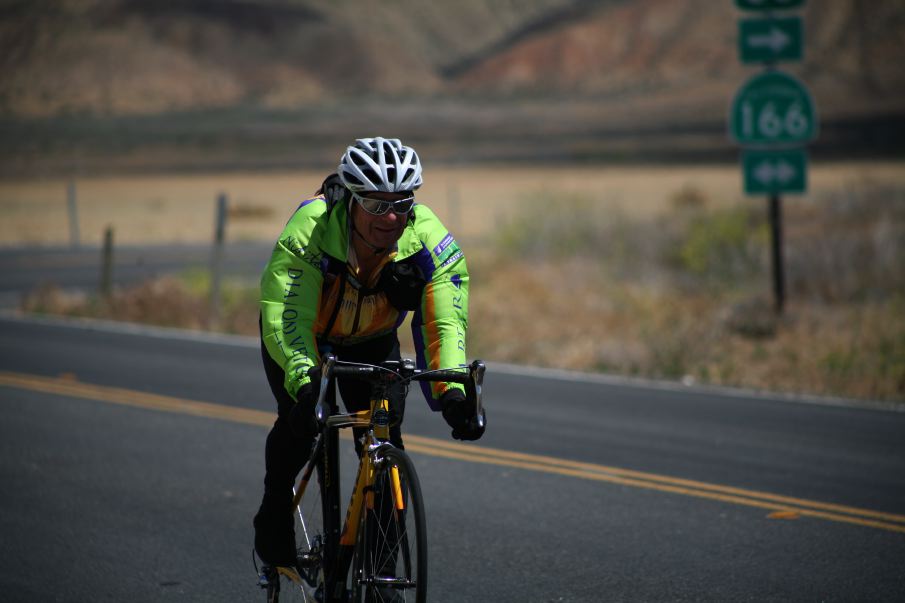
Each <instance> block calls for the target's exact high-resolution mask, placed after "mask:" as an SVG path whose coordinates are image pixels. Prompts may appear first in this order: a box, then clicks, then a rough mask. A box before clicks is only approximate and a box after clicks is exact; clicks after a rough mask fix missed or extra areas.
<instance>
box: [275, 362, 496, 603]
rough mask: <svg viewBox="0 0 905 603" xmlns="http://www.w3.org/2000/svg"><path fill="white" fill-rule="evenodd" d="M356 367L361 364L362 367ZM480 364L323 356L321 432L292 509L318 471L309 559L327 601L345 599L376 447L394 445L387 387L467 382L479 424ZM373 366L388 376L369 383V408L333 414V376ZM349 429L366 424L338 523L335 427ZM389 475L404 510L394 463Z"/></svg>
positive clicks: (370, 492)
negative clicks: (436, 366)
mask: <svg viewBox="0 0 905 603" xmlns="http://www.w3.org/2000/svg"><path fill="white" fill-rule="evenodd" d="M361 367H366V368H364V369H362V368H361ZM466 368H467V369H468V373H463V372H461V371H462V369H466ZM484 368H485V367H484V364H483V362H481V361H477V360H476V361H475V362H473V363H472V365H470V366H469V367H464V366H463V367H461V368H460V369H458V370H456V369H449V370H431V371H424V370H418V369H416V368H415V366H414V363H413V362H412V361H410V360H403V361H400V362H399V364H398V366H397V367H396V370H388V369H386V368H380V367H374V366H370V367H369V368H368V365H358V368H355V367H354V366H340V367H337V366H336V359H335V357H333V356H332V355H327V356H325V358H324V363H323V365H322V367H321V387H320V396H319V398H318V401H317V404H316V406H315V415H316V417H317V420H318V423H319V424H320V425H321V431H320V434H319V435H318V436H317V439H316V440H315V443H314V448H313V450H312V453H311V456H310V458H309V460H308V462H307V463H306V465H305V467H304V468H303V471H302V475H301V478H300V479H299V482H298V487H297V488H296V489H295V497H294V499H293V508H294V509H297V508H298V507H299V504H300V502H301V500H302V497H303V496H304V493H305V490H306V489H307V486H308V484H309V482H310V480H311V478H312V476H313V475H314V472H315V471H317V472H318V476H317V479H319V480H320V483H321V498H322V504H323V508H322V516H323V537H324V541H323V542H322V543H321V548H320V550H319V551H318V553H311V554H312V556H313V555H319V556H320V558H319V559H316V558H314V557H312V558H310V559H309V560H311V561H315V562H319V563H320V564H322V567H323V572H324V576H323V580H324V597H325V601H326V602H328V603H329V602H332V601H345V600H347V595H348V591H347V588H346V581H347V578H348V576H349V573H350V572H349V570H350V568H351V565H352V561H353V557H354V554H355V550H356V545H357V542H358V532H359V530H360V528H361V526H362V523H363V521H362V520H363V517H364V514H365V512H366V511H371V510H373V509H374V506H375V502H374V484H375V480H376V475H377V472H378V469H379V465H380V463H381V456H382V455H381V451H382V450H383V451H386V450H388V449H392V448H393V445H392V444H391V443H390V442H389V438H390V434H389V431H390V429H389V423H390V416H389V411H390V408H389V401H388V392H389V388H390V386H391V385H393V384H395V383H400V384H403V385H405V384H407V383H409V382H411V381H413V380H421V381H436V380H445V381H453V382H457V383H463V384H466V387H472V388H473V389H472V391H473V392H474V393H475V394H476V408H477V415H476V419H477V421H478V423H479V424H483V421H484V413H483V411H482V407H481V393H482V392H481V389H482V382H483V375H484ZM374 369H379V370H381V371H386V373H388V374H391V375H393V377H392V378H386V377H385V378H384V379H383V380H381V379H380V378H379V377H378V378H377V380H375V381H373V383H374V384H375V386H374V389H373V392H372V396H371V401H370V408H369V410H367V411H359V412H354V413H348V414H341V413H338V412H337V404H336V387H335V377H336V376H337V375H340V376H343V375H344V376H346V377H352V378H356V377H358V378H362V377H363V376H364V375H365V373H369V374H370V375H373V374H374V373H373V370H374ZM348 427H360V428H366V431H365V436H364V438H363V441H362V443H361V448H360V454H359V463H358V475H357V477H356V479H355V486H354V489H353V490H352V493H351V496H350V499H349V505H348V508H347V511H346V517H345V519H344V520H343V521H340V511H341V507H340V489H339V484H340V483H341V482H340V464H339V430H340V429H344V428H348ZM389 476H390V477H389V479H390V482H389V486H390V487H391V488H393V491H394V495H395V496H394V497H393V500H394V501H395V502H394V504H395V505H396V507H395V508H396V510H397V511H405V510H406V506H407V503H406V501H405V497H404V496H403V494H402V491H403V486H402V480H401V478H400V475H399V473H398V471H397V469H396V468H395V466H393V467H390V472H389ZM299 516H300V517H301V518H302V523H303V529H304V530H306V538H307V527H306V526H304V517H302V516H301V513H299ZM422 521H423V520H422ZM289 571H291V570H289ZM287 575H289V576H290V578H291V579H293V580H296V581H300V580H301V578H300V577H299V576H298V575H297V574H296V575H295V576H294V577H293V576H292V575H291V574H287Z"/></svg>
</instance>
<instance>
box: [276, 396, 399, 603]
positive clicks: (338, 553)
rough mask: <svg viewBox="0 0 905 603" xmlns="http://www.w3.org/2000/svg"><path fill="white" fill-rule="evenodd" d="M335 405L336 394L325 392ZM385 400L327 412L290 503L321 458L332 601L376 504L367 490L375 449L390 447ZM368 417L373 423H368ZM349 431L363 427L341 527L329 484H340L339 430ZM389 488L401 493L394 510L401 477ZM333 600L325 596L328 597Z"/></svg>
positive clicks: (341, 592) (342, 587)
mask: <svg viewBox="0 0 905 603" xmlns="http://www.w3.org/2000/svg"><path fill="white" fill-rule="evenodd" d="M328 396H330V397H331V398H332V399H331V400H330V402H331V404H335V391H333V390H331V391H330V392H329V393H328ZM388 413H389V401H388V400H387V399H386V398H385V397H382V398H375V399H372V400H371V409H370V410H365V411H359V412H355V413H350V414H331V415H330V416H329V417H328V418H327V421H326V424H325V425H324V427H323V429H322V431H321V434H320V436H319V438H318V440H317V443H316V444H315V446H314V450H313V452H312V454H311V458H310V459H309V460H308V463H307V464H306V466H305V468H304V470H303V471H302V476H301V478H300V479H299V483H298V486H297V487H296V493H295V497H294V499H293V508H298V505H299V503H300V502H301V499H302V497H303V496H304V493H305V490H306V488H307V486H308V483H309V481H310V480H311V477H312V476H313V475H314V472H315V470H316V469H317V465H318V463H319V462H320V461H321V458H322V459H323V476H322V477H321V478H320V479H322V480H323V486H322V490H323V492H324V493H325V497H326V499H327V501H326V508H325V509H324V532H325V536H326V541H325V542H324V543H323V546H324V559H333V560H335V563H334V564H333V567H332V568H326V570H327V571H326V572H325V576H324V582H325V585H324V586H325V591H326V592H327V593H332V598H337V599H338V598H342V597H343V596H344V594H345V593H344V590H345V577H346V576H347V575H348V573H349V568H350V566H351V563H352V555H353V551H354V547H355V543H356V538H357V537H358V529H359V527H360V525H361V518H362V513H363V512H364V511H365V510H366V509H372V508H373V506H374V495H373V493H372V492H369V490H370V489H371V488H372V486H373V485H374V479H375V466H374V463H375V458H376V457H377V456H378V455H379V449H380V448H381V447H384V446H392V444H390V443H389V437H390V434H389V422H388V420H385V419H388ZM372 419H374V420H373V421H372ZM347 427H367V428H368V431H367V432H366V433H365V438H364V442H363V444H362V452H361V455H360V457H359V463H358V476H357V477H356V480H355V487H354V489H353V490H352V493H351V495H350V499H349V505H348V508H347V510H346V517H345V520H344V521H343V522H342V523H340V506H339V493H338V488H333V487H332V484H339V483H340V482H339V430H340V429H343V428H347ZM391 479H392V486H393V488H394V489H395V490H396V491H397V493H399V497H397V500H399V501H400V504H399V505H397V509H398V510H400V511H401V510H403V507H402V506H401V490H402V487H401V484H400V480H399V474H398V473H397V472H396V471H395V470H394V471H392V472H391ZM327 600H328V601H329V600H332V599H331V598H329V597H328V599H327Z"/></svg>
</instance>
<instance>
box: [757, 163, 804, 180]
mask: <svg viewBox="0 0 905 603" xmlns="http://www.w3.org/2000/svg"><path fill="white" fill-rule="evenodd" d="M796 175H798V171H797V170H796V169H795V166H794V165H792V164H791V163H788V162H787V161H785V160H784V159H778V160H776V162H775V163H774V162H772V161H770V160H769V159H764V160H763V161H761V162H760V164H758V165H757V166H756V167H755V168H754V177H755V178H756V179H757V181H758V182H760V183H761V184H762V185H764V186H772V185H774V184H778V185H780V186H782V185H784V184H786V183H788V182H790V181H791V180H792V178H794V177H795V176H796Z"/></svg>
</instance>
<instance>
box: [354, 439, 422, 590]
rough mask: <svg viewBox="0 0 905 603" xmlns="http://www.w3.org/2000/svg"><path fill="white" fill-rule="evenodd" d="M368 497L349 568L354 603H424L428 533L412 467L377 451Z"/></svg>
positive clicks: (388, 451)
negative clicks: (373, 477)
mask: <svg viewBox="0 0 905 603" xmlns="http://www.w3.org/2000/svg"><path fill="white" fill-rule="evenodd" d="M378 457H379V458H380V457H382V459H383V461H382V462H381V463H379V464H378V467H377V469H376V479H375V481H374V489H373V497H371V496H370V495H369V496H368V498H369V499H372V500H369V502H368V504H367V505H366V506H365V510H364V513H362V520H361V526H360V528H359V531H358V542H357V543H356V547H355V559H354V564H353V568H352V591H353V595H354V596H353V599H352V600H353V601H356V602H368V603H371V602H374V603H377V602H384V601H388V602H389V601H392V602H394V603H396V602H403V601H404V602H410V601H414V602H416V603H423V602H424V601H425V600H426V598H427V529H426V520H425V515H424V505H423V500H422V498H421V486H420V484H419V482H418V476H417V474H416V473H415V466H414V465H413V464H412V461H411V459H409V457H408V455H407V454H405V452H403V451H402V450H399V449H398V448H393V447H391V446H387V447H385V449H383V450H381V451H379V453H378Z"/></svg>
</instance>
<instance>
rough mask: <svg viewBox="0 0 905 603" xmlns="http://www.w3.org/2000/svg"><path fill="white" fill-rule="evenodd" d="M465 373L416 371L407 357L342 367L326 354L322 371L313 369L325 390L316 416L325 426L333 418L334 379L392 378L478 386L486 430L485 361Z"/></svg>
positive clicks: (477, 402) (481, 421) (477, 403)
mask: <svg viewBox="0 0 905 603" xmlns="http://www.w3.org/2000/svg"><path fill="white" fill-rule="evenodd" d="M466 368H467V369H468V372H464V371H463V370H461V369H459V370H457V369H436V370H427V369H419V368H415V363H414V362H412V361H411V360H409V359H407V358H403V359H402V360H398V361H396V360H391V361H387V362H385V363H383V364H382V365H373V364H358V363H348V364H339V363H338V361H337V360H336V356H334V355H333V354H325V355H324V357H323V360H322V362H321V366H320V369H312V370H313V371H317V370H319V371H320V378H321V387H320V393H319V394H318V397H317V405H316V406H315V410H314V412H315V415H316V416H317V420H318V422H319V423H320V424H321V425H323V424H325V423H326V422H327V419H328V418H329V416H330V409H329V407H328V405H327V388H328V386H329V385H330V379H331V378H333V377H352V378H355V379H361V380H363V381H377V380H379V379H380V378H389V379H391V380H393V381H396V382H397V383H408V382H410V381H443V382H447V383H460V384H462V385H468V384H469V383H471V384H472V385H473V386H474V393H475V419H476V420H477V423H478V427H481V428H483V427H484V424H485V421H486V416H485V414H484V408H483V405H482V403H481V402H482V401H481V399H482V397H483V391H482V390H483V386H484V372H485V371H486V370H487V367H486V365H485V364H484V361H483V360H475V361H474V362H472V363H471V364H470V365H468V366H467V367H464V366H463V367H462V369H466Z"/></svg>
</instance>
